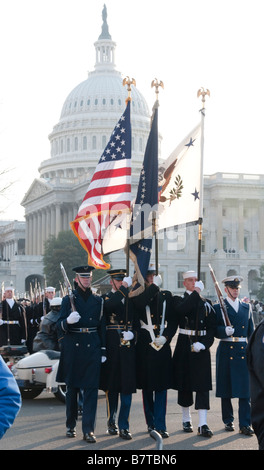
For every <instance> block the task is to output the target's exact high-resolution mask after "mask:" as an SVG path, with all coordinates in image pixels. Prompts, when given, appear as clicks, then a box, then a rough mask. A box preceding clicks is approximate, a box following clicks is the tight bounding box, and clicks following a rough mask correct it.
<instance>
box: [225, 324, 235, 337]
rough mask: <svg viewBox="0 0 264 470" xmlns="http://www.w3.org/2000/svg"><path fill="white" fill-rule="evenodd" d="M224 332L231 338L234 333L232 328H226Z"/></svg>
mask: <svg viewBox="0 0 264 470" xmlns="http://www.w3.org/2000/svg"><path fill="white" fill-rule="evenodd" d="M225 332H226V335H227V336H232V335H233V334H234V332H235V329H234V328H232V326H226V328H225Z"/></svg>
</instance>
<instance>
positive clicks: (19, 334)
mask: <svg viewBox="0 0 264 470" xmlns="http://www.w3.org/2000/svg"><path fill="white" fill-rule="evenodd" d="M2 320H4V321H15V322H18V323H15V324H9V328H8V325H7V324H5V323H4V324H3V325H1V326H0V346H4V345H6V344H7V339H8V329H9V339H10V344H11V345H20V344H21V340H22V339H23V340H26V339H27V322H26V315H25V310H24V308H23V307H22V306H21V305H20V304H19V303H18V302H15V303H14V305H13V307H12V308H10V306H9V304H8V303H7V301H6V300H3V302H2Z"/></svg>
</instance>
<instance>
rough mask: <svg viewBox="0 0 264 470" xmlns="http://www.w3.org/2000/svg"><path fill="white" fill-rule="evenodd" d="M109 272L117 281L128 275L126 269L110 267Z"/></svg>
mask: <svg viewBox="0 0 264 470" xmlns="http://www.w3.org/2000/svg"><path fill="white" fill-rule="evenodd" d="M107 272H108V274H110V276H111V278H112V279H116V280H117V281H123V279H124V277H126V275H127V273H126V269H110V270H109V271H107Z"/></svg>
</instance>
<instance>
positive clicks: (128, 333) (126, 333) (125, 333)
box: [123, 331, 134, 341]
mask: <svg viewBox="0 0 264 470" xmlns="http://www.w3.org/2000/svg"><path fill="white" fill-rule="evenodd" d="M123 338H124V340H125V341H130V340H131V339H133V338H134V333H132V331H123Z"/></svg>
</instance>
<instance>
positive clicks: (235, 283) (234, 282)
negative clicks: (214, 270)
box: [222, 275, 243, 289]
mask: <svg viewBox="0 0 264 470" xmlns="http://www.w3.org/2000/svg"><path fill="white" fill-rule="evenodd" d="M242 281H243V277H242V276H237V275H234V276H228V277H225V279H223V280H222V283H223V284H224V285H225V286H227V287H231V288H232V289H238V288H239V287H241V286H240V283H241V282H242Z"/></svg>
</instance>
